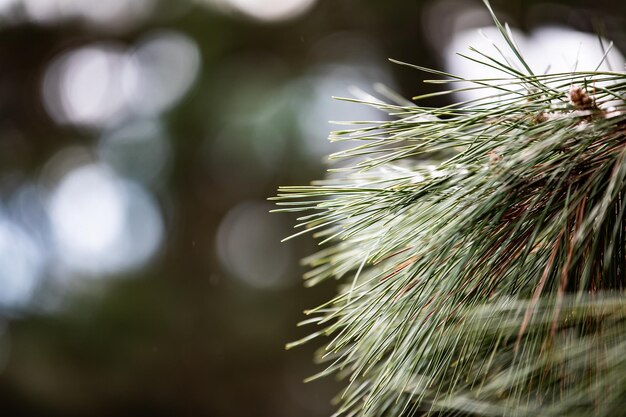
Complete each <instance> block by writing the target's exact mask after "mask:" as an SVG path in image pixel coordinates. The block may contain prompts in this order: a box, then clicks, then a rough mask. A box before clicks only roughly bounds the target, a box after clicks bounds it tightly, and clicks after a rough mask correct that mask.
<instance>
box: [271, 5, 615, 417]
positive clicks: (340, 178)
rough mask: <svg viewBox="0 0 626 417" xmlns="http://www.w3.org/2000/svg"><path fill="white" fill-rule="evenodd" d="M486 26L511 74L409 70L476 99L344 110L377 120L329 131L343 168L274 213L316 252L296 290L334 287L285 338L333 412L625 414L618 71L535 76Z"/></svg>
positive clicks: (296, 192)
mask: <svg viewBox="0 0 626 417" xmlns="http://www.w3.org/2000/svg"><path fill="white" fill-rule="evenodd" d="M489 10H490V11H491V9H489ZM494 20H495V22H496V26H497V27H498V28H499V29H500V32H501V34H502V36H503V37H504V39H505V41H506V43H507V45H508V46H509V48H511V51H512V52H513V54H514V55H515V56H516V58H517V60H518V61H519V62H518V63H517V64H519V65H520V66H521V67H522V68H523V69H524V71H520V70H517V69H515V68H514V66H513V65H511V64H510V63H508V62H503V61H501V60H500V59H499V58H497V57H493V56H490V55H488V54H486V53H477V54H476V56H475V57H473V58H471V59H473V60H475V61H477V62H481V63H482V64H484V65H486V66H489V67H491V68H498V69H499V70H500V71H501V72H502V74H503V77H502V78H497V79H478V80H466V79H464V78H462V77H458V76H454V75H452V74H447V73H445V72H442V71H434V70H428V69H425V68H422V67H417V66H414V67H415V68H417V69H418V70H421V71H427V72H428V73H430V74H434V75H435V76H437V77H440V78H439V79H437V80H432V81H431V82H434V83H437V84H446V85H449V86H450V88H449V89H448V90H447V91H446V92H445V93H448V94H451V93H454V92H458V91H463V90H465V89H467V87H466V83H467V82H471V85H472V87H470V88H473V89H480V90H482V91H485V92H486V93H487V97H485V98H482V99H478V100H472V101H465V102H460V103H455V104H451V105H449V106H446V107H442V108H430V107H424V106H419V105H413V104H411V105H409V104H406V103H402V102H400V103H398V102H392V103H388V104H385V103H383V102H382V101H378V100H377V101H375V102H363V101H358V100H350V101H355V102H357V103H360V104H361V105H370V106H374V107H376V108H378V109H380V110H381V111H384V112H386V113H387V114H388V115H389V116H390V118H391V120H390V121H385V122H377V123H368V124H367V125H362V123H361V122H358V123H355V124H354V127H353V128H350V129H345V130H341V131H337V132H334V133H333V134H332V135H331V140H333V141H354V142H355V143H356V145H355V146H354V147H353V148H352V149H350V150H347V151H342V152H340V153H337V154H334V155H333V156H332V158H333V159H338V160H342V161H344V164H345V166H346V167H344V168H341V169H338V170H335V171H333V172H332V173H331V175H330V176H329V178H328V179H326V180H324V181H319V182H316V183H314V184H312V185H311V186H302V187H281V188H280V189H279V192H278V196H277V197H276V198H275V200H276V201H277V204H278V205H279V206H280V208H279V209H278V210H276V211H286V212H298V213H301V214H302V216H301V217H300V218H299V222H300V223H299V224H298V225H297V226H296V227H297V228H299V229H301V231H299V232H298V233H296V234H295V235H294V236H296V235H300V234H303V233H308V232H311V233H312V234H313V235H314V236H315V237H316V238H318V239H319V240H320V244H322V245H323V249H322V250H321V251H320V252H318V253H317V254H316V255H313V256H311V257H310V258H308V259H306V260H305V263H306V264H307V265H309V266H310V267H311V270H310V272H309V273H307V274H306V276H305V278H306V280H307V281H306V282H307V284H308V285H314V284H317V283H319V282H322V281H326V280H329V279H336V280H339V282H340V283H341V289H340V292H339V294H338V295H337V297H336V298H334V299H333V300H331V301H329V302H328V303H326V304H324V305H322V306H320V307H318V308H315V309H313V310H310V311H308V312H307V315H309V316H310V317H311V318H310V319H309V320H307V323H308V324H314V325H315V326H317V327H318V330H317V331H315V332H314V333H313V335H312V336H310V337H307V338H306V339H305V340H303V341H302V342H305V341H308V340H310V339H313V338H317V337H327V339H326V346H325V348H324V349H323V350H322V351H321V352H320V355H319V360H320V361H321V362H323V363H325V364H326V368H325V369H324V370H323V371H322V372H320V374H319V375H318V376H319V377H321V376H327V375H330V374H335V375H338V376H339V377H341V378H345V380H346V388H345V390H344V391H343V392H342V394H341V395H340V398H339V406H338V412H337V414H338V415H345V416H400V415H412V413H416V412H425V413H435V412H440V411H445V412H447V413H452V414H460V415H493V416H504V415H506V416H526V415H528V416H536V415H548V416H561V415H568V416H570V415H571V416H578V415H579V416H589V415H595V416H615V415H626V408H625V407H623V406H622V405H623V404H624V403H625V402H626V359H625V358H626V356H624V355H623V352H624V349H625V348H626V298H625V297H624V294H623V289H624V284H625V282H626V254H625V251H626V228H625V224H624V217H625V209H626V202H625V201H624V198H625V196H626V105H625V104H624V101H623V97H624V96H625V94H626V74H624V73H619V72H611V71H593V72H573V73H561V74H546V75H534V74H533V73H532V71H531V69H530V67H529V66H528V64H527V63H525V62H524V61H523V57H522V55H521V54H520V53H519V51H518V50H517V47H516V46H515V42H514V40H513V39H512V36H511V35H510V31H509V30H508V28H507V27H506V26H504V25H502V24H500V22H499V21H498V20H497V19H496V18H495V15H494ZM404 65H408V64H404ZM459 82H463V83H464V84H463V86H462V87H458V88H455V84H456V83H459ZM437 94H440V93H437ZM429 96H430V95H427V96H422V97H417V98H415V100H416V101H417V102H419V101H420V100H422V99H424V98H426V97H429ZM298 344H299V342H296V343H294V344H291V345H290V346H295V345H298Z"/></svg>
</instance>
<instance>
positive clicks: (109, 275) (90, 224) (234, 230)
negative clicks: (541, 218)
mask: <svg viewBox="0 0 626 417" xmlns="http://www.w3.org/2000/svg"><path fill="white" fill-rule="evenodd" d="M492 4H493V6H494V8H495V9H496V11H497V12H498V13H499V14H500V16H501V18H502V20H506V21H509V22H510V23H511V24H512V25H513V26H514V27H516V28H518V29H520V30H522V31H525V32H529V31H531V30H533V29H534V28H536V27H538V26H541V25H555V24H556V25H565V26H568V27H570V28H572V29H575V30H578V31H585V32H593V33H600V34H602V35H603V36H604V37H606V38H609V39H612V40H614V41H615V45H616V49H617V50H621V51H626V35H625V33H624V31H623V29H622V28H623V27H625V26H624V24H625V23H626V20H625V18H626V6H625V5H624V3H623V2H620V1H608V0H607V1H593V2H591V1H560V2H557V1H554V2H549V3H548V2H540V1H526V0H517V1H512V0H507V1H504V0H503V1H497V0H494V1H493V2H492ZM481 10H482V11H481ZM488 23H489V21H488V20H485V15H484V10H483V9H481V5H480V2H477V1H475V2H472V1H461V0H445V1H373V0H371V1H366V0H362V1H356V0H332V1H331V0H317V1H316V0H284V1H270V0H267V1H262V0H247V1H246V0H236V1H229V0H197V1H182V0H177V1H170V0H115V1H113V0H110V1H108V0H99V1H94V0H72V1H69V0H66V1H61V0H0V404H1V405H0V414H1V415H7V416H112V415H129V414H130V413H133V414H134V415H151V416H224V417H227V416H228V417H236V416H255V417H262V416H268V417H270V416H271V417H281V416H299V417H306V416H327V415H330V414H331V413H332V406H331V404H330V399H331V397H332V396H334V394H335V393H336V392H337V391H338V389H339V385H337V384H336V383H335V382H334V381H332V380H321V381H316V382H312V383H309V384H302V382H301V381H302V380H303V379H304V378H305V377H307V376H309V375H311V374H312V373H314V372H315V370H316V369H317V368H316V366H315V365H314V364H313V363H312V361H311V358H312V355H313V351H314V348H315V347H316V346H315V343H313V344H310V345H308V346H305V347H302V348H299V349H296V350H293V351H288V352H285V350H284V345H285V343H286V342H289V341H292V340H295V339H297V338H299V337H303V336H305V335H306V334H307V333H308V331H309V330H310V329H307V328H298V327H296V323H297V322H298V321H300V320H301V319H303V314H302V311H303V310H304V309H306V308H308V307H312V306H315V305H316V304H318V303H320V302H322V301H323V300H325V299H327V298H328V297H330V296H331V295H332V294H333V292H334V291H335V288H334V287H333V284H332V283H330V284H326V285H323V286H321V287H320V288H313V289H305V288H304V287H303V285H302V284H301V281H300V276H301V275H302V273H303V272H304V271H303V270H302V269H301V268H300V267H299V266H298V260H299V259H300V258H302V257H303V256H305V255H307V254H309V253H311V252H312V251H314V250H315V244H314V243H313V242H312V240H311V239H310V238H309V237H303V238H299V239H295V240H290V241H288V242H286V243H283V244H281V243H280V239H282V238H283V237H286V236H288V235H289V234H290V233H291V226H292V225H293V224H294V222H295V219H294V218H293V217H290V216H288V215H284V214H281V215H279V214H269V213H268V211H269V210H270V209H272V205H271V204H270V203H269V202H267V201H266V198H267V197H269V196H272V195H273V194H274V193H275V191H276V188H277V186H278V185H292V184H305V183H308V182H309V181H311V180H313V179H316V178H320V177H322V176H323V175H324V170H325V163H324V155H326V154H327V153H329V152H332V151H333V150H335V149H336V147H333V146H330V145H329V144H328V143H327V141H326V139H325V136H326V134H327V132H328V131H329V130H330V129H331V127H330V126H329V125H328V124H327V121H328V120H329V119H333V120H350V119H365V120H367V119H380V118H382V117H384V115H377V114H376V113H372V110H370V109H367V108H362V107H360V106H357V105H352V104H346V103H339V102H334V101H333V100H332V99H331V98H330V97H331V95H339V96H342V95H343V96H346V95H349V94H350V92H351V91H353V90H349V87H351V86H353V85H355V86H357V87H359V88H360V89H362V90H365V91H372V86H373V84H374V83H376V82H382V83H385V84H386V85H388V86H389V87H391V88H393V89H394V90H396V91H398V92H399V93H401V94H402V95H404V96H406V97H412V96H415V95H417V94H420V93H425V92H428V91H432V87H429V86H427V85H424V84H423V83H421V79H422V78H423V77H424V76H425V75H424V74H421V73H419V72H417V71H414V70H410V69H407V68H406V67H401V66H397V65H393V64H391V63H389V62H388V61H387V58H389V57H391V58H396V59H398V60H401V61H406V62H411V63H416V64H419V65H422V66H427V67H434V68H442V67H444V66H445V63H446V60H445V53H446V52H445V51H446V49H445V45H447V44H449V42H450V40H451V39H452V36H453V34H454V33H455V32H456V31H458V30H460V29H467V28H472V27H479V26H484V25H488ZM623 69H624V68H623V67H622V68H619V69H618V70H623ZM445 103H446V102H445V101H444V99H433V100H431V101H429V102H428V103H426V104H428V105H441V104H445Z"/></svg>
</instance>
